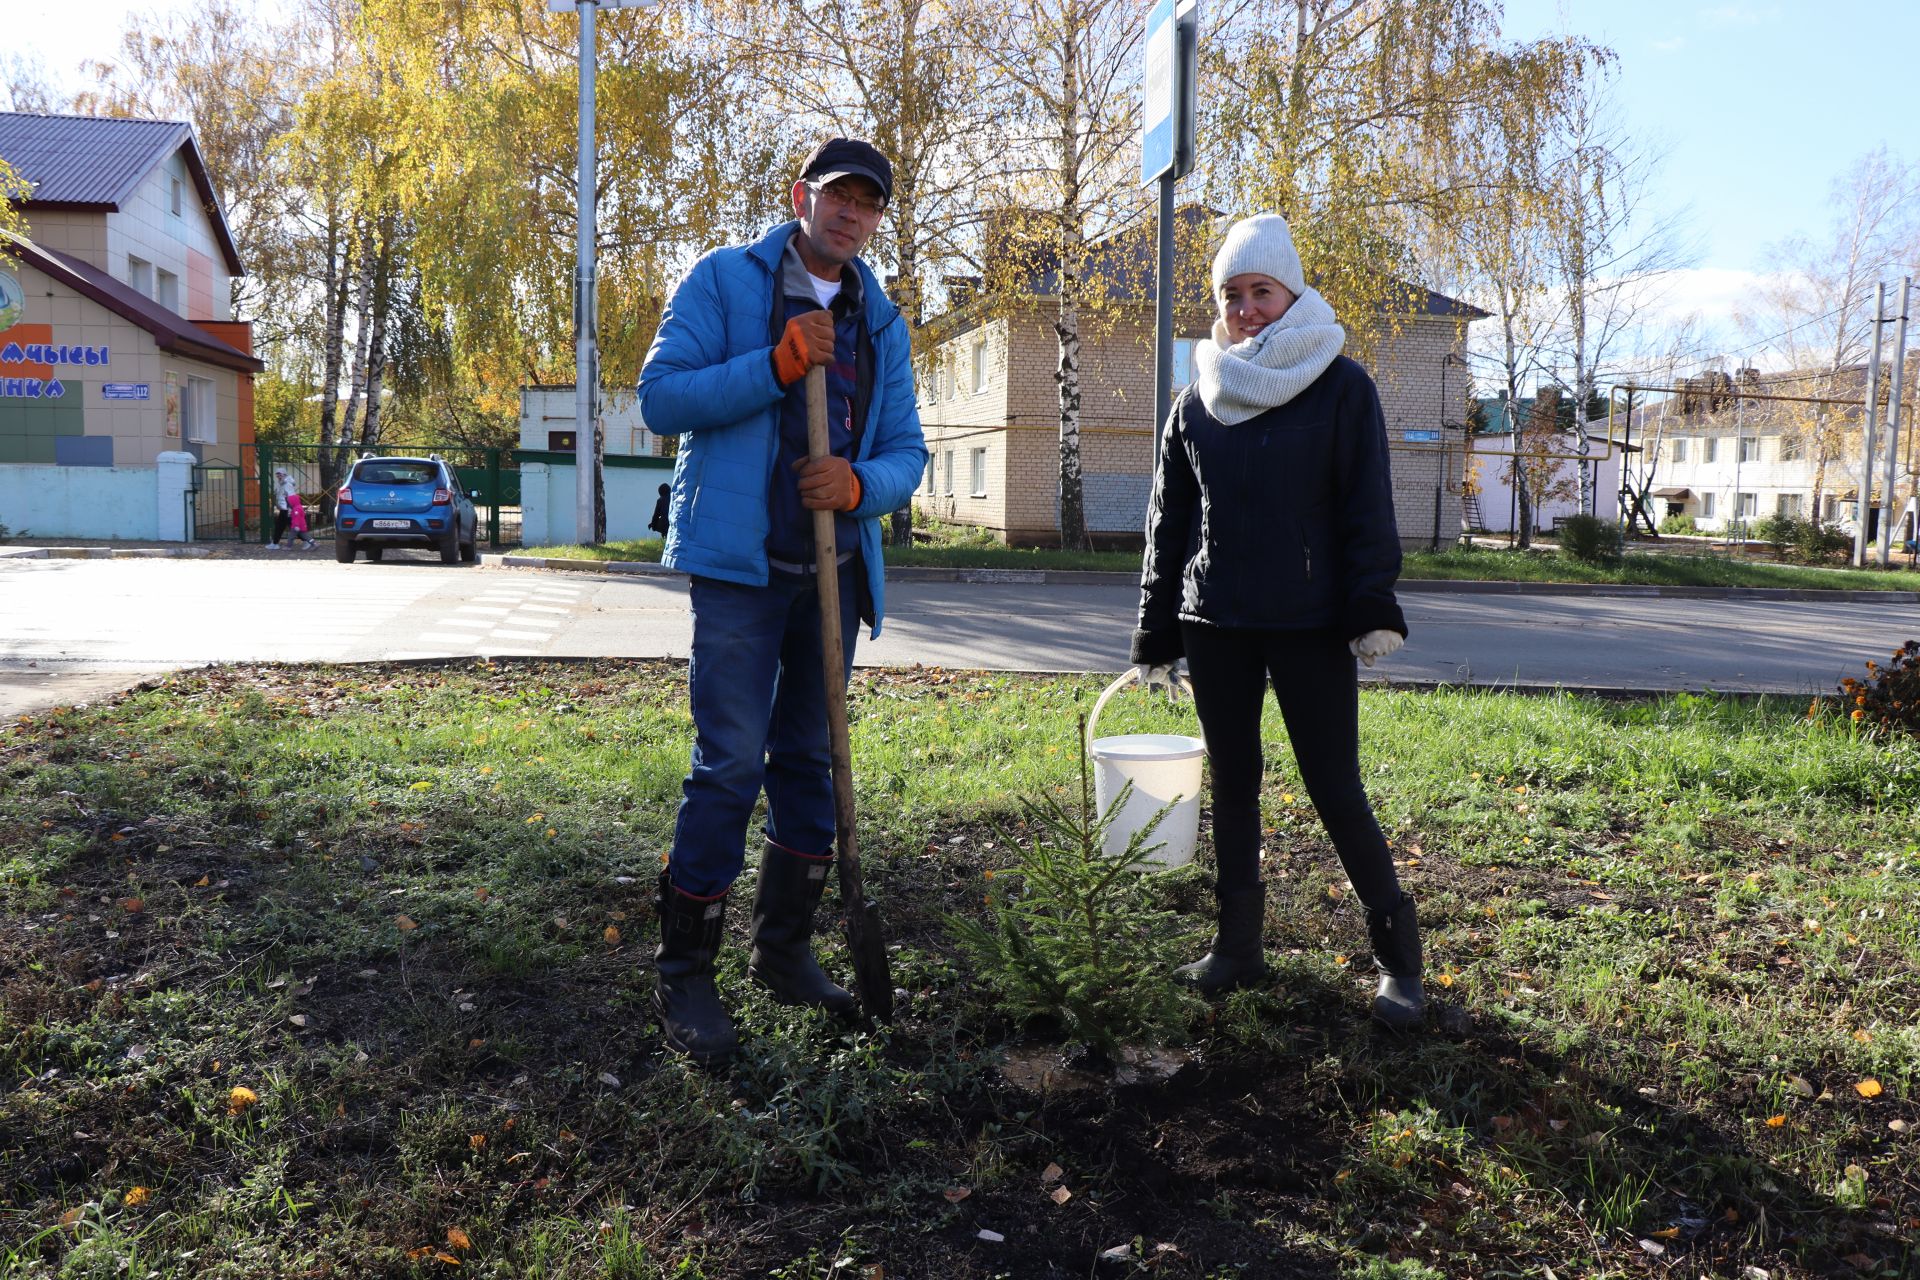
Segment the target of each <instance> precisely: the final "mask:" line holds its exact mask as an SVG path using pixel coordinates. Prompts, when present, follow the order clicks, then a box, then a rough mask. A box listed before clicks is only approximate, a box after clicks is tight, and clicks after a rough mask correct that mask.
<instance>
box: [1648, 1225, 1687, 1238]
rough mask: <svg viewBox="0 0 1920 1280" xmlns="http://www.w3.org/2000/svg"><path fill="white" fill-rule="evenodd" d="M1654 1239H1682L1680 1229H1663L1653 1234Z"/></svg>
mask: <svg viewBox="0 0 1920 1280" xmlns="http://www.w3.org/2000/svg"><path fill="white" fill-rule="evenodd" d="M1653 1238H1654V1239H1656V1240H1678V1239H1679V1238H1680V1228H1678V1227H1662V1228H1660V1229H1659V1230H1658V1231H1656V1232H1654V1233H1653Z"/></svg>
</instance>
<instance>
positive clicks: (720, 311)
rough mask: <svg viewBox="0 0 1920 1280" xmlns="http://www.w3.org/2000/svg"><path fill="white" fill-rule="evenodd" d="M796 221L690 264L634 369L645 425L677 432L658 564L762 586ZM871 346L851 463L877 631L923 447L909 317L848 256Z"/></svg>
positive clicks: (876, 632) (660, 431)
mask: <svg viewBox="0 0 1920 1280" xmlns="http://www.w3.org/2000/svg"><path fill="white" fill-rule="evenodd" d="M799 226H800V224H799V223H797V222H788V223H784V224H782V225H781V226H778V227H775V228H774V229H773V230H772V231H769V232H768V233H767V234H766V235H765V236H764V237H762V238H761V240H760V241H759V242H758V243H757V244H753V245H748V246H745V247H733V248H726V249H715V250H713V251H712V252H710V253H707V254H705V255H704V256H702V257H701V259H700V260H699V261H698V262H696V263H694V264H693V269H692V270H691V271H689V272H687V276H686V279H684V280H682V281H681V282H680V284H679V286H678V287H676V288H675V289H674V291H673V296H672V297H671V298H669V299H668V300H667V310H666V314H665V315H664V316H663V317H662V318H661V321H660V332H659V333H658V334H657V335H655V337H654V339H653V348H652V349H651V350H650V351H648V352H647V361H646V364H645V365H644V366H643V367H642V368H641V370H640V412H641V414H642V415H643V416H644V418H645V419H646V423H647V429H648V430H649V431H653V432H656V433H658V434H660V435H663V436H685V437H686V438H685V439H684V440H682V441H681V442H680V456H679V461H678V462H676V463H675V464H674V469H673V519H672V522H671V526H670V527H671V529H672V532H671V533H670V534H668V535H667V546H666V551H665V553H664V554H663V555H662V556H661V563H662V564H665V565H667V566H668V567H669V568H674V569H679V570H680V571H682V572H683V573H690V574H698V575H700V576H702V577H709V578H720V579H723V580H725V581H727V582H741V583H746V584H748V585H750V586H764V585H766V581H767V551H766V544H767V529H768V526H769V519H768V514H767V490H768V484H769V482H770V480H771V479H772V476H773V463H774V454H775V451H776V449H777V448H778V446H779V439H780V430H779V427H780V403H781V401H782V400H783V399H784V398H785V396H786V389H785V388H784V387H782V386H781V385H780V382H779V379H777V378H775V377H774V375H773V344H774V339H775V338H777V337H778V336H779V335H777V334H774V333H772V332H770V326H771V324H772V322H773V314H774V311H773V308H774V296H773V292H774V289H775V288H776V287H777V285H778V283H779V280H780V258H781V255H782V254H783V253H785V252H786V248H787V241H788V240H789V239H790V238H791V237H792V236H793V233H794V232H795V231H796V230H798V229H799ZM854 267H855V269H857V270H858V271H859V272H860V283H861V288H862V292H863V296H864V297H865V299H866V308H865V309H866V322H867V331H868V334H869V336H870V338H871V340H872V342H873V369H874V372H873V384H874V385H873V388H872V393H871V397H870V399H869V402H868V408H867V421H866V424H865V429H864V430H863V431H862V433H861V435H860V447H859V449H858V450H857V452H856V454H855V457H854V461H853V469H854V473H855V474H856V475H858V476H859V477H860V505H859V507H858V508H856V509H855V510H854V511H853V513H852V514H853V518H854V520H855V522H856V523H857V524H858V525H859V527H860V554H861V558H862V560H863V561H864V562H865V564H866V570H867V585H868V588H869V590H870V592H871V593H872V596H873V634H874V635H876V636H877V635H879V634H880V620H881V617H882V616H883V613H884V599H883V596H882V591H883V577H884V570H883V566H882V564H881V558H880V517H881V516H883V515H886V514H888V513H890V512H892V511H895V510H897V509H898V508H900V507H901V506H903V505H904V504H905V503H906V501H907V499H908V497H909V496H910V495H911V494H912V493H913V491H914V489H915V488H917V487H918V486H919V484H920V477H921V474H922V473H923V472H924V471H925V469H926V465H927V447H926V443H925V441H924V440H923V439H922V437H921V434H920V410H919V406H918V405H917V404H916V403H915V401H914V393H913V367H912V364H911V362H910V360H909V348H908V338H907V323H906V321H905V319H903V318H902V317H901V315H900V311H899V308H897V307H895V306H894V305H893V303H892V302H890V301H889V300H888V299H887V296H886V294H885V293H883V292H882V291H881V289H880V285H879V282H878V281H876V280H875V279H874V277H873V272H871V271H870V270H868V269H867V265H866V263H864V262H858V261H856V262H855V263H854Z"/></svg>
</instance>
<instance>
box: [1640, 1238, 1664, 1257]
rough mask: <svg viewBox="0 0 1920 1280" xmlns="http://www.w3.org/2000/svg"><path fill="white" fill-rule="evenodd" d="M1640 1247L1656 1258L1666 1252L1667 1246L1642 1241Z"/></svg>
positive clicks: (1652, 1241)
mask: <svg viewBox="0 0 1920 1280" xmlns="http://www.w3.org/2000/svg"><path fill="white" fill-rule="evenodd" d="M1640 1247H1641V1248H1642V1249H1644V1250H1646V1251H1647V1252H1648V1253H1650V1254H1652V1255H1653V1256H1654V1257H1656V1258H1657V1257H1659V1256H1660V1255H1661V1254H1663V1253H1665V1252H1666V1251H1667V1246H1665V1245H1663V1244H1660V1243H1659V1242H1657V1241H1654V1240H1642V1241H1641V1242H1640Z"/></svg>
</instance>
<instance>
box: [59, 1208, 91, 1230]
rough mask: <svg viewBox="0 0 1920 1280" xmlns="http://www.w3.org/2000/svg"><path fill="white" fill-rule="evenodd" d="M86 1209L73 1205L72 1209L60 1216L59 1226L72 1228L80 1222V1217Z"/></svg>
mask: <svg viewBox="0 0 1920 1280" xmlns="http://www.w3.org/2000/svg"><path fill="white" fill-rule="evenodd" d="M86 1209H87V1207H86V1206H85V1205H83V1204H82V1205H75V1206H74V1207H73V1208H71V1209H69V1210H67V1211H66V1212H65V1213H63V1214H61V1215H60V1225H61V1226H63V1227H70V1226H72V1225H73V1224H74V1223H76V1222H78V1221H80V1215H81V1214H82V1213H85V1212H86Z"/></svg>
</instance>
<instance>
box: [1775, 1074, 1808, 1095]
mask: <svg viewBox="0 0 1920 1280" xmlns="http://www.w3.org/2000/svg"><path fill="white" fill-rule="evenodd" d="M1781 1083H1782V1085H1783V1086H1784V1087H1785V1089H1786V1091H1787V1092H1788V1093H1790V1094H1792V1095H1793V1096H1794V1097H1796V1098H1811V1097H1812V1096H1813V1086H1812V1085H1810V1084H1808V1083H1807V1081H1806V1079H1805V1078H1804V1077H1801V1076H1788V1077H1787V1078H1786V1079H1785V1080H1784V1081H1782V1082H1781Z"/></svg>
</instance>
